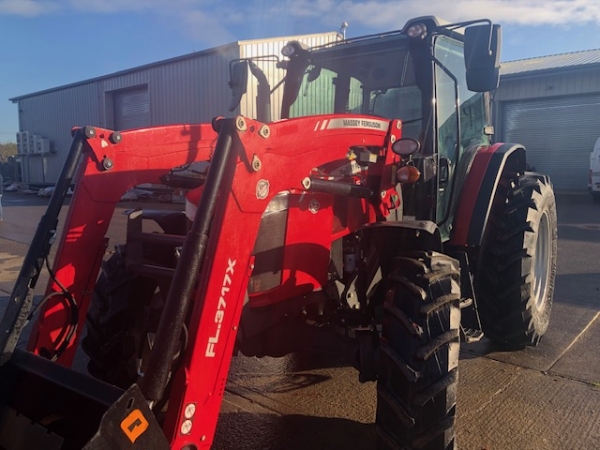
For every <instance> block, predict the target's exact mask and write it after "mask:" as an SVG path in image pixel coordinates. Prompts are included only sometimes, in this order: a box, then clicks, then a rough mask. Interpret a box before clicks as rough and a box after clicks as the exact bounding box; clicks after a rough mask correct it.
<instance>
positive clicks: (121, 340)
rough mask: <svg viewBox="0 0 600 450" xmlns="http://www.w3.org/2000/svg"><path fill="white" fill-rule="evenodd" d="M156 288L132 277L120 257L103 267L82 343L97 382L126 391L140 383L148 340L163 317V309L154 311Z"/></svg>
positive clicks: (139, 277) (153, 283)
mask: <svg viewBox="0 0 600 450" xmlns="http://www.w3.org/2000/svg"><path fill="white" fill-rule="evenodd" d="M156 288H157V285H156V282H154V281H153V280H151V279H149V278H146V277H141V276H132V275H130V274H128V273H127V270H126V267H125V258H124V257H123V256H122V255H120V254H119V253H115V254H114V255H113V256H112V257H111V258H110V259H109V260H108V261H106V262H105V263H103V267H102V273H101V274H100V277H99V278H98V282H97V283H96V287H95V288H94V293H93V297H92V302H91V304H90V308H89V311H88V314H87V318H86V319H87V320H86V326H87V335H86V337H85V338H84V339H83V341H82V348H83V350H84V351H85V352H86V353H87V354H88V356H89V358H90V359H89V362H88V371H89V373H90V374H91V375H93V376H94V377H95V378H98V379H101V380H103V381H106V382H108V383H110V384H113V385H115V386H118V387H120V388H123V389H126V388H128V387H129V386H131V384H132V383H133V382H135V381H136V379H137V378H138V376H139V373H138V371H139V367H138V364H139V361H140V358H141V351H142V349H143V345H144V339H146V338H147V334H148V332H152V331H154V330H155V329H156V324H157V323H158V319H159V317H160V309H159V310H158V311H154V309H156V308H152V299H153V298H155V296H156V294H155V291H156Z"/></svg>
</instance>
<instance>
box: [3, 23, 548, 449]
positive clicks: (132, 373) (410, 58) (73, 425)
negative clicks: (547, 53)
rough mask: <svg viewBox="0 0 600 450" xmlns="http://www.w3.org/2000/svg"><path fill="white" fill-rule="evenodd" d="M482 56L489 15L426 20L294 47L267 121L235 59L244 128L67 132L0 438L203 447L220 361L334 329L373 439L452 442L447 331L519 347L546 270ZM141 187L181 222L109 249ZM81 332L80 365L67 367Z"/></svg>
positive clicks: (531, 334)
mask: <svg viewBox="0 0 600 450" xmlns="http://www.w3.org/2000/svg"><path fill="white" fill-rule="evenodd" d="M499 47H500V29H499V26H497V25H493V24H492V23H491V22H489V21H487V20H483V21H477V22H467V23H459V24H453V25H443V24H441V23H440V21H439V20H438V19H436V18H434V17H422V18H418V19H414V20H411V21H409V22H408V23H407V24H406V26H405V27H404V28H403V29H402V30H400V31H396V32H391V33H386V34H379V35H374V36H366V37H363V38H357V39H349V40H344V41H341V42H338V43H335V44H328V45H326V46H322V47H318V48H312V49H307V48H305V47H303V46H302V45H301V44H299V43H298V42H290V43H289V44H288V45H287V46H286V47H285V48H284V49H283V52H282V53H283V54H284V56H285V57H286V59H285V60H284V61H281V62H279V63H278V65H279V67H281V68H284V69H285V70H286V76H285V79H284V82H283V84H282V85H281V86H276V87H275V88H274V89H283V97H282V98H283V100H282V105H281V115H282V117H283V119H282V120H278V121H274V122H269V120H268V111H269V110H270V104H269V93H270V92H272V91H273V90H274V89H271V88H270V87H269V85H268V80H267V78H266V77H265V76H264V74H263V73H262V71H261V70H260V68H259V67H258V66H257V65H256V64H255V63H254V62H253V61H249V60H245V61H237V62H234V63H232V66H231V67H232V80H231V86H232V88H233V90H234V100H233V103H232V107H233V108H235V107H236V105H237V103H238V102H239V99H240V98H241V96H242V95H244V93H245V86H246V81H247V73H248V70H250V72H251V73H252V74H253V76H254V77H255V78H256V79H257V80H258V83H259V86H258V87H259V89H258V92H259V95H258V98H257V102H258V111H259V112H260V117H259V118H258V119H259V120H252V119H249V118H245V117H241V116H238V117H235V118H219V119H215V120H214V121H213V123H212V124H206V125H204V124H201V125H195V124H194V125H173V126H163V127H155V128H147V129H138V130H129V131H123V132H117V131H111V130H106V129H101V128H94V127H85V128H78V129H74V131H73V136H74V138H73V144H72V146H71V150H70V153H69V156H68V159H67V161H66V164H65V167H64V169H63V171H62V174H61V176H60V179H59V181H58V183H57V186H56V189H55V191H54V194H53V196H52V198H51V200H50V203H49V206H48V210H47V213H46V214H45V215H44V216H43V218H42V220H41V222H40V225H39V227H38V230H37V232H36V235H35V237H34V240H33V242H32V244H31V247H30V250H29V252H28V254H27V256H26V258H25V260H24V263H23V267H22V269H21V272H20V274H19V277H18V280H17V282H16V285H15V288H14V290H13V292H12V295H11V297H10V302H9V304H8V307H7V309H6V312H5V314H4V316H3V318H2V321H1V330H3V333H2V334H1V335H0V345H1V348H2V354H1V355H0V358H1V359H0V364H1V367H0V404H1V405H2V414H1V415H0V447H1V448H4V449H7V450H12V449H34V448H36V449H37V448H44V449H65V450H67V449H82V448H83V449H86V450H87V449H89V450H91V449H145V450H148V449H169V448H170V449H176V450H183V449H186V450H192V449H200V448H209V447H210V446H211V443H212V440H213V436H214V432H215V427H216V424H217V419H218V415H219V410H220V405H221V400H222V398H223V394H224V390H225V385H226V380H227V375H228V370H229V366H230V362H231V358H232V355H233V354H234V353H236V352H241V353H242V354H244V355H254V356H259V357H260V356H264V355H271V356H280V355H285V354H288V353H290V352H294V351H297V350H299V349H300V347H301V345H302V344H303V343H305V342H309V341H310V342H323V341H325V340H327V339H329V338H330V337H332V336H336V334H337V333H341V334H342V335H344V336H346V337H347V339H346V345H347V348H348V349H349V350H351V351H349V352H348V354H349V355H351V357H350V358H349V364H352V365H354V366H355V367H356V368H357V369H358V371H359V374H360V375H359V377H360V380H361V381H364V382H368V381H376V383H377V402H378V403H377V418H376V422H377V430H378V433H377V436H378V437H377V448H379V449H400V448H401V449H426V450H447V449H454V448H455V429H454V423H455V420H454V419H455V406H456V388H457V380H458V378H457V373H458V372H457V370H458V368H457V367H458V361H459V341H461V340H463V341H464V342H470V341H473V340H478V339H479V338H481V336H482V334H483V333H485V334H486V335H487V336H488V337H489V338H490V339H491V340H493V341H495V342H498V343H501V344H504V345H508V346H511V347H522V346H526V345H536V344H537V343H538V342H539V341H540V339H541V337H542V336H543V335H544V333H545V332H546V330H547V328H548V322H549V316H550V309H551V304H552V293H553V288H554V277H555V272H556V207H555V201H554V195H553V191H552V185H551V183H550V181H549V179H548V177H547V176H545V175H541V174H537V173H532V172H527V171H526V159H525V149H524V148H523V146H521V145H518V144H503V143H495V144H492V142H491V137H492V133H493V129H492V127H491V126H490V102H489V91H492V90H494V89H496V87H497V85H498V80H499ZM159 180H160V181H159ZM159 182H162V183H164V184H166V185H168V186H173V187H176V188H186V189H189V192H190V194H189V196H188V199H189V200H190V202H189V205H188V206H189V208H188V216H186V214H185V213H184V212H183V211H158V210H156V211H150V210H135V211H132V212H131V213H130V214H129V217H128V227H127V236H126V239H125V241H124V242H123V243H118V244H117V245H116V246H114V249H115V250H114V252H112V253H111V254H110V256H106V255H107V248H108V247H109V246H108V240H107V238H106V237H105V235H106V231H107V229H108V226H109V222H110V219H111V217H112V214H113V211H114V210H115V205H116V204H117V202H118V201H119V199H120V198H121V196H122V194H123V193H124V192H126V191H127V190H128V189H130V188H132V187H133V186H135V185H139V184H142V183H159ZM72 183H74V184H75V194H74V196H73V199H72V201H71V205H70V208H69V213H68V217H67V219H66V222H65V224H64V226H63V233H62V237H61V238H60V240H59V243H58V249H57V252H56V258H55V260H54V263H53V264H52V266H50V264H48V261H47V259H48V254H49V249H50V246H51V244H52V242H53V241H54V236H55V234H56V229H57V221H58V220H57V217H58V212H59V210H60V208H61V205H62V203H63V200H64V198H65V195H66V192H67V190H68V188H69V186H70V185H71V184H72ZM195 199H197V201H196V200H195ZM190 219H191V220H190ZM149 230H151V231H149ZM157 230H158V231H157ZM44 263H46V265H47V266H48V270H49V273H50V276H51V280H50V282H49V285H48V287H47V290H46V295H45V296H44V298H43V299H42V300H41V301H40V302H37V304H35V305H34V301H33V293H32V292H33V288H34V287H35V284H36V281H37V279H38V276H39V274H40V271H41V270H42V268H43V267H42V266H43V264H44ZM461 311H462V319H461ZM34 317H35V323H34V325H33V329H32V332H31V336H30V339H29V344H28V347H27V351H25V350H21V349H19V348H17V342H18V340H19V336H20V335H21V332H22V330H23V328H24V327H25V325H26V324H27V323H28V322H29V321H30V320H31V319H33V318H34ZM86 329H87V334H86V333H84V330H86ZM83 335H84V336H83ZM80 337H83V339H81V340H80ZM80 341H81V347H82V348H83V350H85V352H87V354H88V355H89V358H90V362H89V366H88V371H89V375H88V374H84V373H79V372H76V371H74V370H72V369H70V366H71V364H72V361H73V358H74V356H75V353H76V351H77V349H78V348H79V343H80ZM90 375H91V376H90ZM374 446H375V443H374Z"/></svg>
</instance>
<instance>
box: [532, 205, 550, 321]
mask: <svg viewBox="0 0 600 450" xmlns="http://www.w3.org/2000/svg"><path fill="white" fill-rule="evenodd" d="M533 261H534V262H533V277H534V280H533V298H534V300H535V307H536V308H537V309H538V310H542V309H544V306H545V304H546V297H547V296H546V293H547V291H548V278H549V272H550V224H549V222H548V214H547V213H545V212H544V214H542V217H541V219H540V224H539V226H538V234H537V240H536V243H535V256H534V258H533Z"/></svg>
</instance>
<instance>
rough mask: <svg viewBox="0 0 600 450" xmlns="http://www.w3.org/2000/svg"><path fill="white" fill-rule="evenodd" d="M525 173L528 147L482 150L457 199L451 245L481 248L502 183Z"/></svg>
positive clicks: (495, 147) (511, 146)
mask: <svg viewBox="0 0 600 450" xmlns="http://www.w3.org/2000/svg"><path fill="white" fill-rule="evenodd" d="M525 170H526V160H525V147H523V146H522V145H520V144H504V143H498V144H494V145H492V146H490V147H483V148H482V149H480V150H479V151H478V152H477V154H476V155H475V158H474V160H473V163H472V165H471V167H470V169H469V172H468V174H467V178H466V181H465V183H464V185H463V188H462V190H461V193H460V197H459V199H458V206H457V209H456V214H455V216H454V223H453V227H452V233H451V235H450V240H449V242H448V244H449V245H452V246H458V247H472V246H475V247H477V246H479V245H481V242H482V240H483V234H484V232H485V228H486V225H487V222H488V219H489V217H490V212H491V210H492V206H493V204H494V201H495V199H496V194H497V192H498V186H499V184H500V181H501V179H502V178H503V175H504V177H505V178H506V177H507V176H509V177H511V178H512V174H514V175H516V174H517V173H523V172H525Z"/></svg>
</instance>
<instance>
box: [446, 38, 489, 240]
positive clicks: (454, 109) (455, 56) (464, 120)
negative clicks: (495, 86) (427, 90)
mask: <svg viewBox="0 0 600 450" xmlns="http://www.w3.org/2000/svg"><path fill="white" fill-rule="evenodd" d="M434 57H435V58H434V63H435V64H434V67H435V105H436V135H437V136H436V144H437V199H436V222H437V224H438V226H439V227H440V232H441V234H442V238H443V239H444V240H445V239H448V237H449V235H450V231H451V227H452V218H453V216H454V209H455V206H456V205H455V203H456V202H455V201H453V197H455V196H456V194H457V192H458V191H459V190H460V187H461V186H460V185H461V183H462V180H460V179H458V178H457V173H458V172H459V171H458V170H457V168H458V166H459V164H460V162H461V158H462V156H463V154H464V152H465V149H467V148H468V147H470V146H479V145H481V144H485V143H489V137H488V136H487V135H485V133H484V128H485V126H486V125H487V124H488V117H487V116H488V114H487V110H486V107H485V101H484V100H485V98H484V96H485V95H487V94H483V93H478V92H472V91H469V89H468V88H467V81H466V71H465V62H464V53H463V43H462V42H460V41H457V40H455V39H451V38H449V37H446V36H438V37H436V39H435V45H434Z"/></svg>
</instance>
